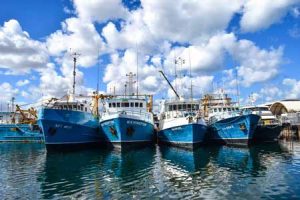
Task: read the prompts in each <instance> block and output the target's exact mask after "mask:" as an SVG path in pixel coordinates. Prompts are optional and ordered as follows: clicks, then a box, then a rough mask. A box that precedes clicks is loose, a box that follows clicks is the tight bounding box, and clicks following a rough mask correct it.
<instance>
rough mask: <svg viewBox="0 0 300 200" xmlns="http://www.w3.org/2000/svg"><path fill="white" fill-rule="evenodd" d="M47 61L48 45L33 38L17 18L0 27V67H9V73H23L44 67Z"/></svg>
mask: <svg viewBox="0 0 300 200" xmlns="http://www.w3.org/2000/svg"><path fill="white" fill-rule="evenodd" d="M47 61H48V52H47V49H46V46H45V45H44V44H43V43H41V42H39V41H35V40H32V39H31V38H30V36H29V34H28V33H27V32H25V31H23V30H22V27H21V26H20V24H19V22H18V21H17V20H14V19H12V20H9V21H7V22H5V23H4V25H3V27H0V68H4V69H7V70H8V73H9V74H23V73H28V72H30V70H31V69H41V68H44V67H45V66H46V63H47Z"/></svg>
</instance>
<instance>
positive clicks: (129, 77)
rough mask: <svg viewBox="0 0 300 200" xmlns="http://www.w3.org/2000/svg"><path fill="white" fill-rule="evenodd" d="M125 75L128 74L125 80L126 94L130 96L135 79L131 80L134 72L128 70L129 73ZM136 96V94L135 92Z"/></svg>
mask: <svg viewBox="0 0 300 200" xmlns="http://www.w3.org/2000/svg"><path fill="white" fill-rule="evenodd" d="M126 76H128V82H126V85H128V94H129V96H131V95H134V92H133V84H134V83H136V81H133V77H134V76H136V74H133V73H132V72H129V74H126ZM137 96H138V94H137Z"/></svg>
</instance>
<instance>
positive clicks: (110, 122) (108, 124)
mask: <svg viewBox="0 0 300 200" xmlns="http://www.w3.org/2000/svg"><path fill="white" fill-rule="evenodd" d="M102 125H103V126H111V125H114V122H113V121H107V122H104V123H103V124H102Z"/></svg>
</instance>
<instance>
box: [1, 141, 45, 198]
mask: <svg viewBox="0 0 300 200" xmlns="http://www.w3.org/2000/svg"><path fill="white" fill-rule="evenodd" d="M45 157H46V150H45V148H44V144H39V143H28V144H22V143H1V144H0V199H40V198H39V197H40V195H39V193H38V192H37V191H38V190H39V188H40V187H41V182H40V181H35V180H38V174H39V173H40V171H42V170H43V164H44V163H45Z"/></svg>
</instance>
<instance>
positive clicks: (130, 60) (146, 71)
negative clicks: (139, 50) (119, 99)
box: [103, 49, 164, 94]
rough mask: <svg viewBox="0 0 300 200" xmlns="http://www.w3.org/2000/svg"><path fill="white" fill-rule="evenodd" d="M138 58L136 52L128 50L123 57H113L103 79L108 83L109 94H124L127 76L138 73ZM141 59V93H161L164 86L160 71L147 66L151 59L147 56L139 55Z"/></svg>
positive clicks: (139, 74)
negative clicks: (114, 92)
mask: <svg viewBox="0 0 300 200" xmlns="http://www.w3.org/2000/svg"><path fill="white" fill-rule="evenodd" d="M136 56H137V55H136V52H135V51H134V50H132V49H127V50H126V51H125V53H124V55H123V56H121V55H119V54H117V53H115V54H112V55H111V64H108V65H107V67H106V69H105V75H104V77H103V81H104V82H105V83H107V92H110V93H112V92H113V91H114V90H115V91H116V93H117V94H123V93H124V90H125V87H124V85H125V83H126V81H127V77H126V74H128V73H129V72H133V73H136V71H137V65H136V58H137V57H136ZM139 57H140V59H139V63H138V66H139V67H138V68H139V69H138V70H139V73H138V76H139V77H138V79H139V93H152V94H153V93H156V92H158V91H160V90H161V89H162V88H163V87H164V84H162V83H163V82H162V77H161V76H160V74H159V72H158V69H157V68H156V67H155V66H153V65H150V64H147V61H148V59H149V58H147V57H146V56H142V55H139ZM135 88H136V85H135Z"/></svg>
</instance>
